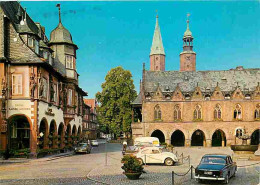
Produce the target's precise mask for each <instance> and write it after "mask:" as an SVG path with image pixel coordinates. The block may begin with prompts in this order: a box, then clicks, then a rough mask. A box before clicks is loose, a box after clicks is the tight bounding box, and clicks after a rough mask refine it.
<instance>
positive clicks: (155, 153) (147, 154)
mask: <svg viewBox="0 0 260 185" xmlns="http://www.w3.org/2000/svg"><path fill="white" fill-rule="evenodd" d="M134 155H135V156H136V157H137V158H138V160H139V161H140V163H159V164H165V165H166V166H172V165H174V163H176V162H177V161H178V159H177V157H176V155H175V154H173V153H171V152H163V151H162V148H158V147H145V148H143V149H140V150H139V151H138V152H137V153H136V154H134Z"/></svg>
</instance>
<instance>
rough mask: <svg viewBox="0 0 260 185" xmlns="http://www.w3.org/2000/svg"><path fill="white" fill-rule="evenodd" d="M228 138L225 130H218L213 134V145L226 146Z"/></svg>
mask: <svg viewBox="0 0 260 185" xmlns="http://www.w3.org/2000/svg"><path fill="white" fill-rule="evenodd" d="M226 143H227V140H226V135H225V133H224V132H223V130H216V131H215V132H214V133H213V135H212V146H222V147H224V146H226Z"/></svg>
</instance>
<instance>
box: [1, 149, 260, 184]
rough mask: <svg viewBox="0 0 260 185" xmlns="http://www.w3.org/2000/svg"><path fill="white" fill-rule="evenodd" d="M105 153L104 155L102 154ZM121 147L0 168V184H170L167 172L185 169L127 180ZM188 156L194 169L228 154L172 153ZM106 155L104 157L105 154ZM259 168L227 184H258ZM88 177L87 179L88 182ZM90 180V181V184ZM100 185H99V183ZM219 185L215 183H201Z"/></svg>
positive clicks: (150, 171)
mask: <svg viewBox="0 0 260 185" xmlns="http://www.w3.org/2000/svg"><path fill="white" fill-rule="evenodd" d="M105 150H107V151H108V152H107V153H105ZM120 150H121V145H120V144H107V147H105V145H104V144H101V145H100V146H99V147H95V148H94V149H93V152H92V153H91V154H88V155H73V156H68V157H64V158H59V159H56V160H49V159H48V158H46V159H45V158H43V159H37V160H30V161H28V162H27V163H22V164H20V163H19V164H7V165H0V185H2V184H5V185H20V184H21V185H58V184H62V185H74V184H75V185H83V184H86V185H101V184H111V185H121V184H124V185H128V184H136V185H171V183H172V182H171V172H172V171H174V172H175V173H178V174H183V173H185V172H187V170H188V169H189V165H188V161H184V164H183V165H178V164H177V165H176V166H171V167H166V166H163V165H146V166H145V167H144V168H145V171H146V172H147V173H144V174H142V175H141V178H140V180H137V181H131V180H128V179H127V178H126V177H125V176H124V175H123V174H122V172H123V171H122V169H121V166H122V164H121V161H120V160H121V157H122V154H121V151H120ZM176 151H178V154H179V155H180V154H181V153H184V155H185V156H187V155H191V156H192V157H191V160H190V164H191V165H193V166H197V164H198V163H199V161H200V159H201V156H202V155H204V154H205V153H226V154H231V153H232V151H231V150H230V149H229V148H176V149H175V151H174V152H176ZM106 154H107V155H106ZM257 162H258V163H259V161H245V160H244V161H242V160H241V161H237V164H238V165H239V166H243V165H250V164H253V163H257ZM259 171H260V168H259V165H258V166H257V165H255V166H247V167H241V168H239V169H238V173H237V175H236V177H234V178H232V179H230V183H229V184H231V185H258V183H259V178H260V176H259ZM88 178H90V179H88ZM93 180H94V181H93ZM101 182H103V183H101ZM175 184H179V185H180V184H181V185H195V184H196V185H197V184H198V183H197V182H196V181H195V180H194V179H192V180H191V179H190V173H188V174H187V175H186V176H184V177H177V176H175ZM203 184H204V185H205V184H215V185H216V184H220V183H219V182H204V183H203Z"/></svg>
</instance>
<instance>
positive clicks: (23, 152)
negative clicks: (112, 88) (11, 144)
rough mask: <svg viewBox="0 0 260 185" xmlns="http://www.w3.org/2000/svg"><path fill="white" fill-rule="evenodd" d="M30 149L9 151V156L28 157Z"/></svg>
mask: <svg viewBox="0 0 260 185" xmlns="http://www.w3.org/2000/svg"><path fill="white" fill-rule="evenodd" d="M30 152H31V151H30V149H29V148H25V149H18V150H16V149H11V150H10V155H11V156H13V157H28V156H29V154H30Z"/></svg>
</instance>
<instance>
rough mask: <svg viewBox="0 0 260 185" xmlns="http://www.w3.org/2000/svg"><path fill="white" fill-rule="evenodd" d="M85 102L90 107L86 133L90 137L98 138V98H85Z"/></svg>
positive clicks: (85, 128) (85, 127)
mask: <svg viewBox="0 0 260 185" xmlns="http://www.w3.org/2000/svg"><path fill="white" fill-rule="evenodd" d="M84 103H85V104H86V106H88V107H89V111H88V112H89V114H88V115H86V116H87V121H86V126H84V130H83V131H84V133H85V134H87V137H88V138H89V139H97V136H98V134H99V133H98V127H99V124H98V120H97V106H98V105H97V101H96V99H85V98H84Z"/></svg>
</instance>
